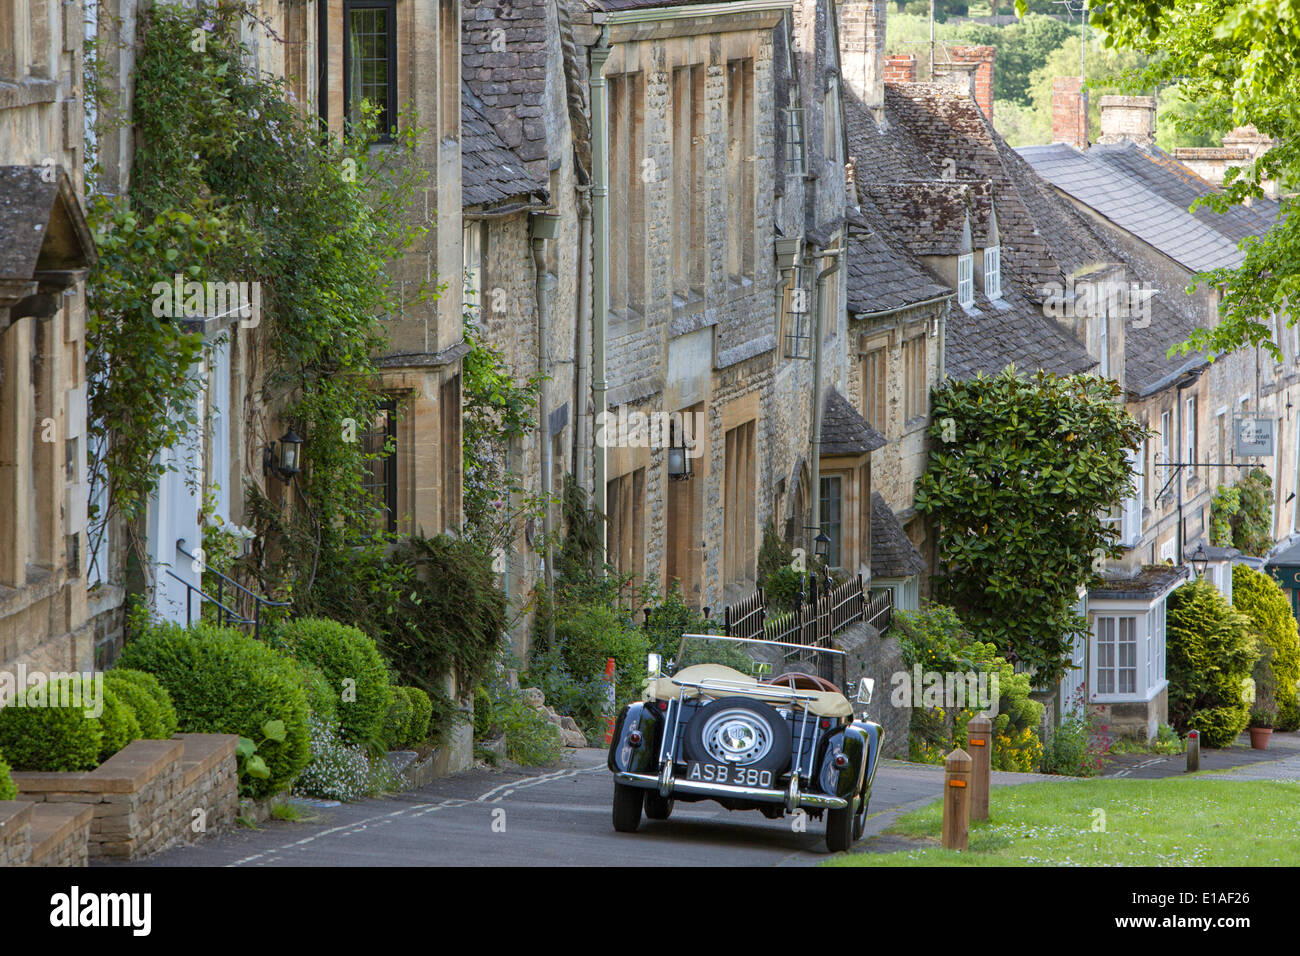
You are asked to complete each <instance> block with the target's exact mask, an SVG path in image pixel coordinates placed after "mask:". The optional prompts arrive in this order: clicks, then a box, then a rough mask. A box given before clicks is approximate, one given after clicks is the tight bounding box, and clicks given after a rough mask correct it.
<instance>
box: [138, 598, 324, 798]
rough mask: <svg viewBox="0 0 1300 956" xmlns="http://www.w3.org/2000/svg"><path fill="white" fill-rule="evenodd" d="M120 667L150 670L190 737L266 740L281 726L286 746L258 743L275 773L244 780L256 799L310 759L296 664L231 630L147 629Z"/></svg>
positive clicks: (160, 625) (283, 786) (246, 791)
mask: <svg viewBox="0 0 1300 956" xmlns="http://www.w3.org/2000/svg"><path fill="white" fill-rule="evenodd" d="M119 664H120V665H121V666H122V667H127V668H133V669H136V670H142V671H147V672H149V673H150V674H153V675H154V677H156V678H157V679H158V681H159V683H161V684H162V686H163V687H164V688H166V689H167V692H168V693H169V694H170V695H171V698H172V700H173V702H174V703H175V706H176V713H177V716H178V717H179V729H180V730H182V731H185V732H186V733H224V734H239V735H240V736H241V737H246V738H249V739H250V740H256V741H262V739H263V738H264V737H265V736H266V734H265V730H264V728H265V727H266V724H267V723H268V722H270V721H277V720H278V721H283V722H284V726H285V736H284V740H282V741H279V740H269V741H265V742H262V743H260V744H259V745H258V748H257V754H258V756H259V757H261V758H262V760H263V761H264V762H265V763H266V766H267V768H268V769H269V771H270V773H269V775H268V776H267V777H266V778H265V779H259V778H254V777H249V776H245V777H244V778H243V779H241V780H240V791H241V792H242V793H244V794H245V795H246V796H250V797H254V798H259V799H260V798H262V797H267V796H270V795H272V794H275V793H279V792H280V791H282V790H284V789H286V788H287V787H288V786H289V785H290V784H291V783H292V782H293V780H294V778H295V777H297V776H298V774H299V773H300V772H301V771H302V769H303V768H304V767H305V766H306V765H307V762H308V760H309V759H310V757H311V749H310V748H311V743H310V739H309V736H308V724H307V718H308V714H309V713H310V710H309V707H308V704H307V694H306V692H305V691H304V690H303V688H302V679H301V675H300V672H299V670H298V669H297V667H296V666H295V664H294V662H293V661H291V660H289V659H288V658H287V657H285V656H284V655H282V654H279V653H277V652H276V651H274V650H272V649H271V648H269V647H267V646H266V645H265V644H263V643H261V642H260V641H257V640H254V639H253V638H251V637H249V636H248V635H247V634H243V633H241V632H240V631H236V630H233V629H231V628H218V627H213V626H212V625H209V624H198V625H196V626H195V627H193V628H191V629H188V630H187V629H186V628H183V627H179V626H177V625H175V624H169V623H157V624H149V625H148V626H146V627H144V628H142V629H141V630H140V632H139V633H138V634H137V635H136V636H135V637H134V638H133V639H132V640H131V641H130V642H128V643H127V646H126V649H125V650H124V651H123V652H122V656H121V658H120V659H119Z"/></svg>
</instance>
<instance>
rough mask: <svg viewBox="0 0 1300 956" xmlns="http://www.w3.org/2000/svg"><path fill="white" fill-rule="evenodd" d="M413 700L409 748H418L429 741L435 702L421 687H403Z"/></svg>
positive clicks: (408, 734)
mask: <svg viewBox="0 0 1300 956" xmlns="http://www.w3.org/2000/svg"><path fill="white" fill-rule="evenodd" d="M402 690H404V691H406V696H407V697H409V698H411V727H410V731H409V732H408V733H407V736H406V740H407V746H409V747H416V746H419V745H420V744H422V743H424V742H425V741H426V740H428V739H429V723H430V722H431V721H432V720H433V701H432V700H430V699H429V695H428V694H426V693H425V692H424V689H423V688H420V687H403V688H402Z"/></svg>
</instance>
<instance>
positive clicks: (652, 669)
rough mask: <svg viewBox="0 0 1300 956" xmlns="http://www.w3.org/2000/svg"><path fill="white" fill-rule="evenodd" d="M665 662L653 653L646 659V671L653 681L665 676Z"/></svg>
mask: <svg viewBox="0 0 1300 956" xmlns="http://www.w3.org/2000/svg"><path fill="white" fill-rule="evenodd" d="M662 668H663V660H662V658H660V656H659V655H658V654H654V653H651V654H649V655H648V656H647V657H646V671H647V672H648V673H649V675H650V679H651V680H656V679H658V678H660V677H662V676H663V673H662Z"/></svg>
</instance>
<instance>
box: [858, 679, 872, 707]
mask: <svg viewBox="0 0 1300 956" xmlns="http://www.w3.org/2000/svg"><path fill="white" fill-rule="evenodd" d="M875 689H876V682H875V681H874V680H873V679H872V678H870V677H864V678H862V680H860V681H858V694H857V701H858V703H859V704H864V705H865V704H869V703H871V695H872V693H874V692H875Z"/></svg>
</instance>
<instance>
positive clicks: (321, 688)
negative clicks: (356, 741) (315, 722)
mask: <svg viewBox="0 0 1300 956" xmlns="http://www.w3.org/2000/svg"><path fill="white" fill-rule="evenodd" d="M294 663H295V664H296V665H297V666H298V674H299V677H300V678H301V679H302V689H303V690H304V691H306V693H307V706H308V707H310V708H311V712H312V713H313V714H314V715H315V716H317V717H319V718H320V719H321V720H323V721H325V723H327V724H329V725H330V726H331V727H338V725H339V692H338V691H337V690H335V689H334V688H333V687H332V686H331V685H330V680H329V678H328V677H326V676H325V672H324V671H322V670H321V669H320V668H319V667H317V666H316V665H315V664H312V663H309V662H307V661H299V660H295V661H294Z"/></svg>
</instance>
